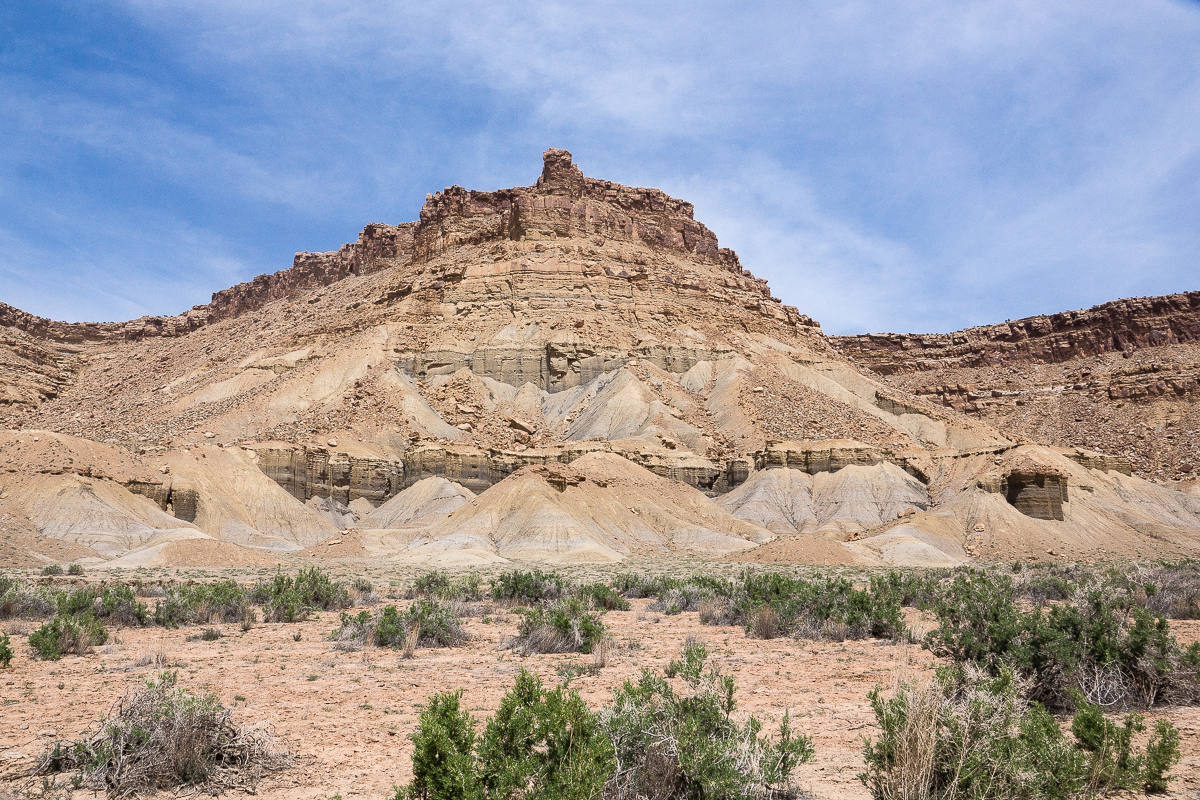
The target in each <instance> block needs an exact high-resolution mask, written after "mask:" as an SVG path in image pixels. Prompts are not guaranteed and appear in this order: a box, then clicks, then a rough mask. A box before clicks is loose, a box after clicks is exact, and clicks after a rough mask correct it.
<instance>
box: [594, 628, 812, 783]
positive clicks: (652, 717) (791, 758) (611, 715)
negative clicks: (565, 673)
mask: <svg viewBox="0 0 1200 800" xmlns="http://www.w3.org/2000/svg"><path fill="white" fill-rule="evenodd" d="M707 657H708V653H707V650H706V649H705V647H704V645H703V643H700V642H696V641H692V642H689V643H688V644H687V645H685V647H684V650H683V653H682V654H681V657H680V658H679V659H678V660H676V661H674V662H672V663H671V664H670V665H669V666H668V669H667V674H668V676H678V677H681V678H682V679H683V681H684V683H685V685H686V687H687V692H686V693H684V694H676V692H675V691H674V690H673V689H672V688H671V685H670V683H668V682H667V681H666V680H664V678H663V677H662V676H661V675H657V674H655V673H653V672H651V671H650V670H643V671H642V674H641V677H640V678H639V679H638V681H637V682H636V683H635V682H633V681H629V680H627V681H625V683H624V685H623V686H622V687H621V688H620V689H618V690H616V692H615V693H614V698H613V703H612V704H611V705H609V706H607V707H605V708H604V709H602V710H601V712H600V715H601V720H602V724H603V726H604V728H605V730H607V731H608V734H609V737H610V738H611V739H612V742H613V749H614V753H615V759H616V761H615V768H614V770H613V775H612V777H611V778H610V779H609V781H608V785H607V787H606V791H605V795H606V796H607V797H609V798H613V800H633V798H646V797H650V798H662V800H676V799H678V800H683V798H713V799H714V800H716V799H717V798H728V799H729V800H733V798H772V797H781V796H790V795H792V794H793V792H794V787H793V786H792V785H791V774H792V770H793V768H794V767H795V766H796V765H797V764H800V763H803V762H805V761H807V760H809V759H811V758H812V755H813V749H812V744H811V743H810V742H809V740H808V739H807V738H806V737H803V736H797V735H795V734H794V733H793V731H792V729H791V724H790V717H789V716H788V715H786V714H785V715H784V718H783V721H782V723H781V725H780V731H779V738H778V740H776V741H774V742H772V741H771V740H769V739H768V738H767V737H765V736H761V735H760V734H761V732H762V723H760V722H759V721H758V720H757V719H756V718H754V717H750V718H749V719H748V720H747V721H746V723H745V724H744V725H740V726H739V725H737V724H736V723H735V722H734V721H733V719H732V717H731V715H732V713H733V711H734V709H735V707H736V703H735V701H734V697H733V695H734V691H735V685H734V681H733V678H732V677H731V676H728V675H722V674H721V673H720V672H719V671H718V670H717V669H716V668H715V667H712V668H708V669H706V668H705V667H706V660H707Z"/></svg>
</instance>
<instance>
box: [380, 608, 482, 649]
mask: <svg viewBox="0 0 1200 800" xmlns="http://www.w3.org/2000/svg"><path fill="white" fill-rule="evenodd" d="M385 610H386V609H385ZM404 619H405V629H406V630H410V629H414V628H415V629H416V630H417V632H418V633H417V641H418V643H419V644H420V645H421V646H422V647H455V646H457V645H460V644H462V643H463V642H465V641H467V640H468V639H470V638H471V637H470V634H468V633H467V631H466V630H465V629H464V628H463V626H462V622H461V621H460V620H459V618H458V617H457V616H456V615H455V614H454V610H453V609H452V608H450V607H449V606H447V605H446V604H444V603H439V602H437V601H436V600H417V601H415V602H414V603H413V604H412V605H411V606H409V607H408V611H407V612H406V613H405V615H404Z"/></svg>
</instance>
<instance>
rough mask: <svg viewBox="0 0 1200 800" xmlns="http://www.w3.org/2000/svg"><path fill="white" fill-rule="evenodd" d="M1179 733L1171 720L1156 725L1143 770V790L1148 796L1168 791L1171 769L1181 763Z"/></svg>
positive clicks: (1147, 749) (1161, 721) (1147, 746)
mask: <svg viewBox="0 0 1200 800" xmlns="http://www.w3.org/2000/svg"><path fill="white" fill-rule="evenodd" d="M1180 758H1181V756H1180V753H1179V731H1178V730H1176V729H1175V726H1174V725H1172V724H1171V722H1170V721H1169V720H1165V719H1160V720H1159V721H1158V722H1156V723H1154V733H1153V734H1151V735H1150V741H1149V742H1148V743H1147V744H1146V758H1145V767H1144V768H1143V769H1142V774H1141V776H1140V777H1141V781H1142V788H1143V789H1144V790H1145V791H1146V792H1147V793H1148V794H1158V793H1160V792H1165V791H1166V790H1167V782H1168V781H1169V780H1170V779H1171V778H1170V776H1169V774H1168V773H1170V771H1171V768H1172V767H1174V766H1175V765H1176V764H1178V763H1179V760H1180Z"/></svg>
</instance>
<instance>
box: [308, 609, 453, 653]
mask: <svg viewBox="0 0 1200 800" xmlns="http://www.w3.org/2000/svg"><path fill="white" fill-rule="evenodd" d="M330 638H332V639H334V640H335V641H336V642H337V643H338V644H337V647H338V649H341V650H359V649H361V648H362V647H363V646H364V645H365V644H367V643H368V642H369V643H371V644H374V645H376V646H378V647H399V648H404V650H405V651H406V655H407V657H409V658H411V657H412V654H411V650H412V649H413V648H415V647H416V646H417V645H418V644H420V645H421V646H424V647H456V646H458V645H460V644H462V643H463V642H465V641H467V640H469V639H470V634H468V633H467V631H466V630H465V629H464V628H463V627H462V622H461V621H460V620H459V619H458V617H457V616H455V614H454V611H453V609H452V608H450V606H448V605H447V604H445V603H440V602H438V601H436V600H417V601H415V602H414V603H413V604H412V605H411V606H409V608H408V610H407V611H400V610H399V609H398V608H396V606H386V607H384V609H383V610H382V611H380V612H379V613H378V614H377V615H373V614H372V613H371V612H370V611H360V612H359V613H358V614H356V615H351V614H348V613H346V612H344V611H343V612H342V617H341V624H340V625H339V627H338V629H337V630H335V631H334V632H333V634H332V635H331V637H330Z"/></svg>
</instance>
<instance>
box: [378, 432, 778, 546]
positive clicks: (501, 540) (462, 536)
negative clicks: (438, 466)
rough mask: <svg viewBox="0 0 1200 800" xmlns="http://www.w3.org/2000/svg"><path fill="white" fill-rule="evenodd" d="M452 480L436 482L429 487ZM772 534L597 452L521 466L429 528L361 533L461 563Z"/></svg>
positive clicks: (727, 542) (751, 539) (725, 542)
mask: <svg viewBox="0 0 1200 800" xmlns="http://www.w3.org/2000/svg"><path fill="white" fill-rule="evenodd" d="M427 480H432V479H427ZM420 486H421V484H417V486H414V487H413V489H417V488H419V487H420ZM447 488H448V487H447V486H445V485H437V484H433V485H431V486H430V487H429V489H428V490H427V493H426V496H429V495H432V494H433V493H434V491H443V490H446V489H447ZM413 489H409V490H408V492H412V491H413ZM406 500H407V498H406ZM384 508H386V506H385V507H384ZM383 510H384V509H380V511H383ZM368 519H370V518H368ZM770 538H771V534H770V533H769V532H768V531H766V530H764V529H762V528H760V527H758V526H756V525H752V524H748V523H746V522H743V521H741V520H738V519H736V518H734V517H732V516H730V515H729V514H728V513H727V512H725V511H724V510H723V509H721V508H720V507H719V506H718V505H717V504H716V503H714V502H713V501H712V500H711V499H709V498H708V497H705V496H704V494H703V493H701V492H699V491H697V490H695V489H693V488H691V487H689V486H686V485H684V484H681V483H679V482H677V481H672V480H669V479H667V478H661V477H659V476H657V475H654V474H653V473H651V472H649V471H647V470H645V469H643V468H641V467H639V466H637V465H636V464H633V463H631V462H629V461H627V460H626V459H624V458H621V457H620V456H617V455H613V454H611V453H594V454H590V455H586V456H583V457H582V458H579V459H577V460H575V461H574V462H572V463H571V464H570V466H568V467H562V466H559V465H555V466H553V467H527V468H525V469H523V470H520V471H518V472H517V473H515V474H513V475H510V476H509V477H508V478H505V479H504V480H503V481H501V482H500V483H498V484H496V485H495V486H493V487H492V488H490V489H488V490H487V491H485V492H484V493H482V494H481V495H479V496H478V497H474V498H472V499H470V500H469V501H468V502H466V503H462V504H458V507H457V508H456V509H454V510H453V511H451V512H450V513H448V514H447V515H446V516H445V517H444V518H442V519H441V520H439V521H437V522H435V523H433V524H431V525H428V526H427V527H425V528H420V529H417V530H413V529H411V528H409V529H406V530H400V531H381V530H372V531H364V532H360V534H359V537H358V541H360V542H363V544H364V545H365V546H367V547H368V548H369V549H370V550H371V551H372V552H373V554H383V553H384V552H385V550H386V548H387V547H388V546H389V545H390V546H391V547H392V548H394V550H393V554H394V557H395V558H397V559H399V560H404V561H420V562H423V563H453V564H461V563H464V559H467V560H468V561H469V560H476V559H477V560H480V561H495V560H499V559H505V560H508V559H515V560H541V561H548V562H550V563H578V562H604V561H610V562H611V561H618V560H620V559H621V558H623V557H625V556H627V555H630V554H634V553H637V554H646V553H669V552H678V551H682V552H688V553H694V554H703V555H714V556H717V555H725V554H728V553H731V552H737V551H742V550H747V549H750V548H752V547H753V546H754V545H755V544H756V543H760V542H763V541H766V540H768V539H770ZM368 541H369V542H371V544H370V545H368V544H367V542H368Z"/></svg>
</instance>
